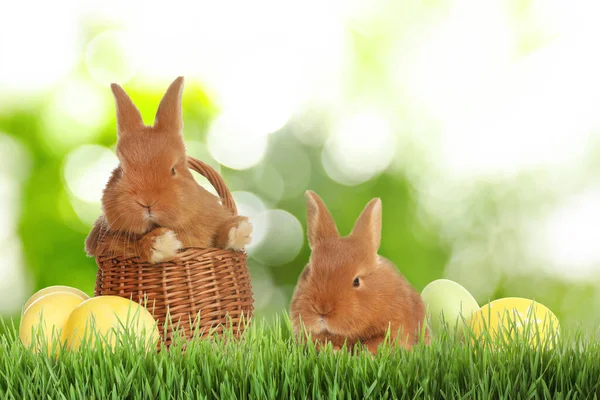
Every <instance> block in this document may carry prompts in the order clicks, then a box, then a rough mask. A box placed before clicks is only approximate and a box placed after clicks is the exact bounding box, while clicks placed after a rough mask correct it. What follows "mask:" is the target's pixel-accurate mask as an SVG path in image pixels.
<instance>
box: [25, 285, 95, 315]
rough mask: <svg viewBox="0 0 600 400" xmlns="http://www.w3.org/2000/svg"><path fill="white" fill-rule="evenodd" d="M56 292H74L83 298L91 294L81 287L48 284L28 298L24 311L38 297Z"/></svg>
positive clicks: (87, 297)
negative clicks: (80, 288)
mask: <svg viewBox="0 0 600 400" xmlns="http://www.w3.org/2000/svg"><path fill="white" fill-rule="evenodd" d="M54 292H70V293H73V294H75V295H77V296H79V297H80V298H81V299H83V300H87V299H89V298H90V296H88V295H87V294H86V293H85V292H83V291H81V290H79V289H76V288H74V287H70V286H62V285H56V286H48V287H46V288H43V289H40V290H38V291H37V292H35V293H34V294H33V296H31V297H30V298H29V300H27V303H25V306H23V313H25V311H27V309H28V308H29V306H30V305H32V304H33V303H34V302H35V301H36V300H37V299H39V298H40V297H42V296H45V295H47V294H50V293H54Z"/></svg>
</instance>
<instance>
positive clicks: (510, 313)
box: [469, 297, 560, 348]
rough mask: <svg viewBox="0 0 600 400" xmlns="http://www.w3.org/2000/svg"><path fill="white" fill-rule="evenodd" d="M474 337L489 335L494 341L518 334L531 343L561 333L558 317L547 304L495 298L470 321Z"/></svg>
mask: <svg viewBox="0 0 600 400" xmlns="http://www.w3.org/2000/svg"><path fill="white" fill-rule="evenodd" d="M469 327H470V328H471V329H472V331H473V335H474V339H481V338H484V337H488V335H487V334H486V335H484V333H486V332H487V333H489V338H490V339H491V340H493V341H496V340H497V339H500V338H501V337H502V338H503V339H505V340H506V339H508V338H512V339H514V338H515V337H516V336H517V335H518V336H519V337H520V338H522V339H524V340H526V341H527V342H528V343H529V344H530V345H533V346H537V345H547V347H548V348H552V342H553V340H554V339H556V337H557V336H558V334H559V330H560V324H559V321H558V318H556V316H555V315H554V314H553V313H552V311H550V310H549V309H548V308H547V307H546V306H544V305H543V304H540V303H538V302H536V301H534V300H531V299H524V298H520V297H506V298H502V299H498V300H494V301H492V302H490V303H488V304H486V305H484V306H483V307H481V309H480V310H479V311H478V312H476V313H475V314H473V317H472V318H471V320H470V321H469Z"/></svg>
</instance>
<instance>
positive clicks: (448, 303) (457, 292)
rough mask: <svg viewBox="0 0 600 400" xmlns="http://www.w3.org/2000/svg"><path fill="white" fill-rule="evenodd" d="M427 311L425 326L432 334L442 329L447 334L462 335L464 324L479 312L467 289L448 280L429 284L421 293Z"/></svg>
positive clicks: (477, 305) (439, 280)
mask: <svg viewBox="0 0 600 400" xmlns="http://www.w3.org/2000/svg"><path fill="white" fill-rule="evenodd" d="M421 298H422V299H423V302H424V303H425V306H426V310H427V324H428V326H429V328H430V329H431V331H432V333H433V334H434V335H435V334H439V333H440V332H442V330H443V329H444V327H446V329H447V330H448V332H449V333H451V334H453V333H455V332H456V333H458V335H459V336H461V335H462V334H463V329H464V328H465V322H468V320H469V319H470V318H471V315H472V314H473V313H475V312H476V311H478V310H479V304H477V301H476V300H475V298H474V297H473V296H472V295H471V293H469V291H468V290H467V289H465V288H464V287H462V286H461V285H460V284H458V283H456V282H454V281H451V280H449V279H438V280H435V281H433V282H431V283H429V284H428V285H427V286H425V288H424V289H423V291H422V292H421Z"/></svg>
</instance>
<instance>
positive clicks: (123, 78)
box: [85, 30, 140, 87]
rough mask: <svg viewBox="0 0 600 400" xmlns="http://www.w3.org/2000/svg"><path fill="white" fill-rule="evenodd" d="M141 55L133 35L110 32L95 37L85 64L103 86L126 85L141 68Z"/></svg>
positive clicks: (87, 50)
mask: <svg viewBox="0 0 600 400" xmlns="http://www.w3.org/2000/svg"><path fill="white" fill-rule="evenodd" d="M139 63H140V55H139V54H138V47H137V43H136V42H135V39H134V38H133V36H132V35H131V33H129V32H126V31H123V30H109V31H105V32H102V33H100V34H99V35H97V36H96V37H94V38H93V39H92V40H91V41H90V43H89V44H88V46H87V49H86V52H85V64H86V66H87V69H88V71H89V73H90V75H91V77H92V78H93V79H94V80H95V81H96V82H97V83H98V84H100V85H101V86H104V87H108V86H109V85H110V84H111V83H113V82H114V83H119V84H124V83H126V82H127V81H128V80H130V79H131V78H132V77H133V76H134V75H135V73H136V72H137V70H138V68H139Z"/></svg>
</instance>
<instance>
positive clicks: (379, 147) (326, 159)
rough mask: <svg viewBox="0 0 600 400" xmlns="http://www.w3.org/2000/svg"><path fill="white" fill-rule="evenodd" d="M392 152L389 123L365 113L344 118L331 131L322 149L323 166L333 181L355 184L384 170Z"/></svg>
mask: <svg viewBox="0 0 600 400" xmlns="http://www.w3.org/2000/svg"><path fill="white" fill-rule="evenodd" d="M395 151H396V138H395V136H394V134H393V132H392V130H391V127H390V125H389V123H388V122H387V121H386V120H385V118H384V117H382V116H381V115H378V114H376V113H371V112H365V113H360V114H356V115H352V116H349V117H346V118H343V119H342V120H341V121H340V122H339V124H338V126H336V127H335V128H334V130H333V131H332V134H331V136H330V137H329V139H328V140H327V143H326V144H325V149H324V150H323V165H324V167H325V169H326V170H327V173H328V174H329V176H330V177H331V178H332V179H334V180H336V181H338V182H340V183H343V184H346V185H357V184H360V183H363V182H365V181H368V180H370V179H373V177H375V176H376V175H377V174H379V173H381V172H382V171H384V170H385V169H386V168H387V167H388V165H389V164H390V162H391V161H392V158H393V157H394V154H395Z"/></svg>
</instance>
